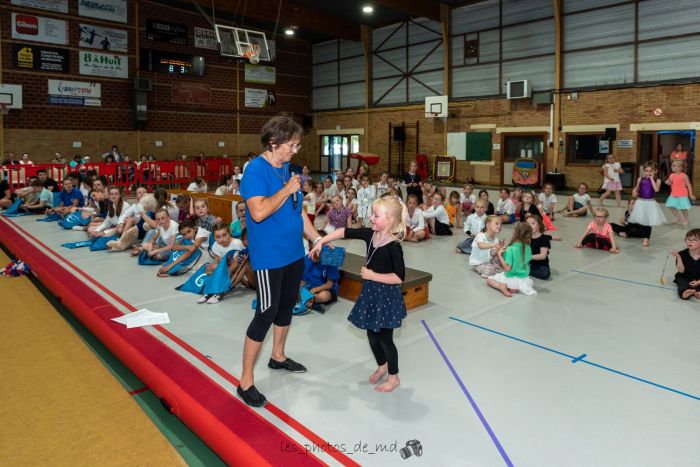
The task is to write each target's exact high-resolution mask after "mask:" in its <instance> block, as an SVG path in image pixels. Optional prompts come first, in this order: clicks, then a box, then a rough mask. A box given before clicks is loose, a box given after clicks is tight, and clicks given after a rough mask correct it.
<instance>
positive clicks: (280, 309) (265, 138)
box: [238, 116, 320, 407]
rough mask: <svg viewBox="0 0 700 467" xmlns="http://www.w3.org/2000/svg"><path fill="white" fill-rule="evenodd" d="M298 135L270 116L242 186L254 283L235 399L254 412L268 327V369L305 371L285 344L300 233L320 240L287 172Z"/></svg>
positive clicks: (295, 127) (298, 273)
mask: <svg viewBox="0 0 700 467" xmlns="http://www.w3.org/2000/svg"><path fill="white" fill-rule="evenodd" d="M302 134H303V130H302V128H301V126H299V124H298V123H296V122H295V121H294V120H292V119H291V118H289V117H283V116H278V117H273V118H271V119H270V120H269V121H268V122H267V123H266V124H265V125H264V126H263V129H262V132H261V138H260V141H261V143H262V146H263V147H264V148H265V151H264V152H263V153H262V154H261V155H260V157H257V158H255V159H254V160H252V161H251V162H250V163H249V164H248V167H247V169H246V170H247V171H248V172H247V173H248V175H246V176H245V177H244V178H243V182H242V183H241V195H242V196H243V199H244V200H245V203H246V208H247V209H246V227H247V229H248V243H249V249H250V260H251V264H252V267H253V271H255V273H256V276H257V280H258V289H257V305H256V309H255V316H254V317H253V320H252V321H251V323H250V325H249V326H248V330H247V332H246V337H245V344H244V346H243V372H242V374H241V379H240V385H239V387H238V395H239V396H240V397H241V398H242V399H243V400H244V401H245V402H246V403H247V404H248V405H251V406H253V407H262V406H263V405H265V403H266V402H267V400H266V399H265V396H263V395H262V394H260V392H258V390H257V389H256V388H255V385H254V377H253V368H254V366H255V360H256V359H257V357H258V355H259V353H260V349H261V348H262V343H263V341H264V340H265V336H266V335H267V332H268V330H269V329H270V326H272V325H274V326H273V336H274V340H273V344H272V356H271V358H270V361H269V362H268V367H269V368H272V369H275V370H287V371H291V372H294V373H303V372H305V371H306V368H305V367H304V366H303V365H301V364H300V363H297V362H295V361H294V360H292V359H291V358H288V357H287V356H286V354H285V342H286V339H287V333H288V332H289V325H290V323H291V321H292V309H293V308H294V305H295V304H296V301H297V299H298V297H299V287H300V285H301V279H302V275H303V272H304V245H303V237H302V236H303V234H304V233H305V234H306V235H307V237H308V238H310V239H312V240H314V244H315V242H316V241H318V239H320V235H319V234H318V232H316V229H314V226H313V225H312V224H311V221H310V220H309V218H308V217H307V215H306V213H305V212H304V211H303V209H302V204H303V199H302V195H301V193H300V187H301V180H300V179H301V177H300V176H299V175H298V174H297V175H292V174H291V173H290V171H289V161H290V160H291V159H292V156H294V154H296V153H297V152H298V151H299V149H300V148H301V144H299V142H300V140H301V136H302Z"/></svg>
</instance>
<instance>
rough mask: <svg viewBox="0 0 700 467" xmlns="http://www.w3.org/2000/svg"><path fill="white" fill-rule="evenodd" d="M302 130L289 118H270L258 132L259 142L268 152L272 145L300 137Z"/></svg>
mask: <svg viewBox="0 0 700 467" xmlns="http://www.w3.org/2000/svg"><path fill="white" fill-rule="evenodd" d="M303 133H304V130H303V129H302V128H301V125H299V124H298V123H297V122H295V121H294V120H292V119H291V118H289V117H285V116H277V117H272V118H271V119H270V120H268V121H267V123H265V125H264V126H263V128H262V131H261V132H260V142H261V143H262V145H263V147H264V148H265V149H267V150H268V151H269V150H271V149H272V145H273V144H277V145H280V144H284V143H287V142H289V141H290V140H291V139H292V138H294V137H301V135H302V134H303Z"/></svg>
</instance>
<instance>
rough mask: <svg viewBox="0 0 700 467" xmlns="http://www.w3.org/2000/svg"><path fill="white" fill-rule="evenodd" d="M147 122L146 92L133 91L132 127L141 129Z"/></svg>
mask: <svg viewBox="0 0 700 467" xmlns="http://www.w3.org/2000/svg"><path fill="white" fill-rule="evenodd" d="M147 122H148V94H147V93H146V92H145V91H135V92H134V127H135V128H137V129H139V130H140V129H143V128H145V127H146V123H147Z"/></svg>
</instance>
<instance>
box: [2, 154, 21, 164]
mask: <svg viewBox="0 0 700 467" xmlns="http://www.w3.org/2000/svg"><path fill="white" fill-rule="evenodd" d="M2 165H19V161H18V160H17V159H16V156H15V153H14V152H8V153H7V156H5V160H4V161H3V162H2Z"/></svg>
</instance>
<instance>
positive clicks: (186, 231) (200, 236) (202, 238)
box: [157, 218, 209, 277]
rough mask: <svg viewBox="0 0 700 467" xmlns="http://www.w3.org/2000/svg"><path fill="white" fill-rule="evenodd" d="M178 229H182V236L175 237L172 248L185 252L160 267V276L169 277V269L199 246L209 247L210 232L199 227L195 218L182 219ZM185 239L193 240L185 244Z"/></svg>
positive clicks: (190, 254) (182, 260)
mask: <svg viewBox="0 0 700 467" xmlns="http://www.w3.org/2000/svg"><path fill="white" fill-rule="evenodd" d="M178 230H179V231H180V237H179V238H176V239H175V242H174V243H173V247H172V250H173V251H184V253H183V254H182V255H180V256H178V257H177V258H176V259H175V260H174V261H173V262H172V263H170V264H168V265H163V266H161V267H160V268H159V269H158V274H157V275H158V277H168V276H169V275H170V273H169V271H170V270H171V269H172V268H174V267H175V266H177V265H178V264H180V263H182V262H184V261H186V260H187V258H189V257H190V256H192V254H193V253H194V252H195V251H196V250H197V249H198V248H202V249H204V250H206V249H207V247H208V242H209V232H208V231H206V230H205V229H200V228H199V227H197V224H195V222H194V219H191V218H189V219H185V220H184V221H182V223H180V224H179V227H178ZM184 240H189V241H190V242H192V245H183V241H184Z"/></svg>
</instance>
